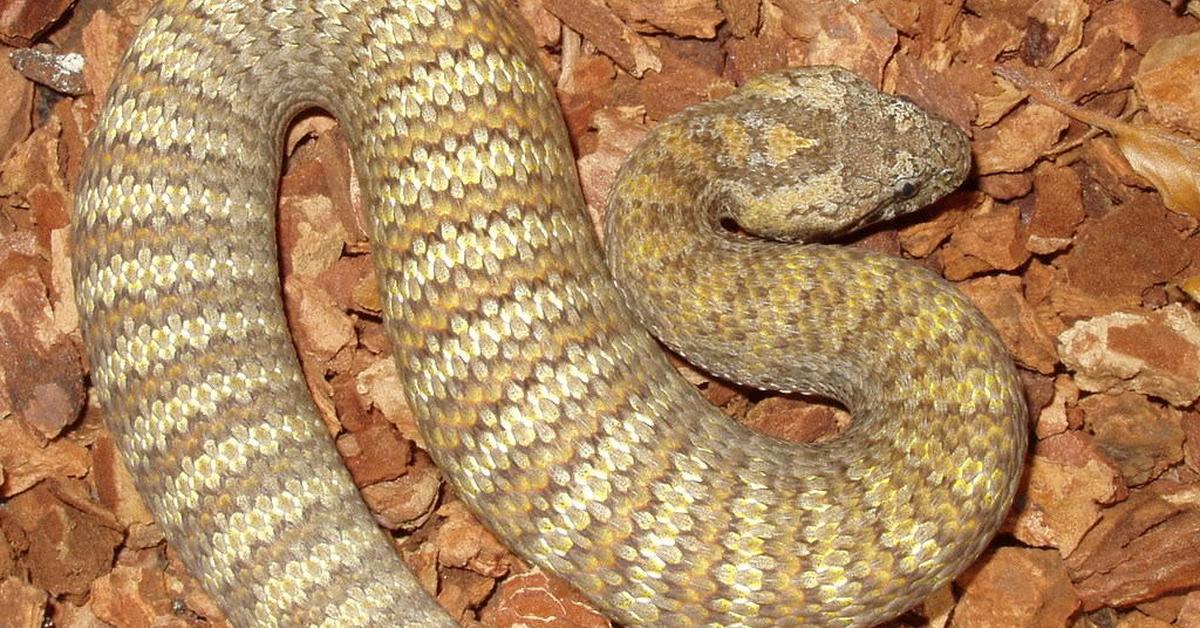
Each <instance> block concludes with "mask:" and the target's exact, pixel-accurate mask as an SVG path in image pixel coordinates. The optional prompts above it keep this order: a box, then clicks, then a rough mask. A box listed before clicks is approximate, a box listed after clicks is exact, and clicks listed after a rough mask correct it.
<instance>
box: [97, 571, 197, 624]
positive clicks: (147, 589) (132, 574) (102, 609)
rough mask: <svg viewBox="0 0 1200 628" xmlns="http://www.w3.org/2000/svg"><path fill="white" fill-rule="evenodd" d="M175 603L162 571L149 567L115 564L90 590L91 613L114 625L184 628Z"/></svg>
mask: <svg viewBox="0 0 1200 628" xmlns="http://www.w3.org/2000/svg"><path fill="white" fill-rule="evenodd" d="M174 602H175V600H174V599H173V597H172V596H171V594H170V591H168V589H167V583H166V579H165V578H164V577H163V574H162V572H161V571H159V570H157V569H154V568H152V567H130V566H125V565H118V566H117V567H116V568H115V569H113V570H112V571H111V572H109V573H108V574H105V575H104V576H103V577H102V578H99V579H97V580H96V584H95V585H94V586H93V587H92V604H91V606H92V611H93V612H94V613H95V614H96V617H97V618H98V619H101V620H103V621H106V622H108V623H110V624H112V625H114V626H129V627H130V628H158V627H160V626H161V627H173V626H178V627H179V628H183V627H184V626H186V625H187V624H186V623H185V622H184V621H183V619H182V618H180V617H175V616H174V615H173V611H174Z"/></svg>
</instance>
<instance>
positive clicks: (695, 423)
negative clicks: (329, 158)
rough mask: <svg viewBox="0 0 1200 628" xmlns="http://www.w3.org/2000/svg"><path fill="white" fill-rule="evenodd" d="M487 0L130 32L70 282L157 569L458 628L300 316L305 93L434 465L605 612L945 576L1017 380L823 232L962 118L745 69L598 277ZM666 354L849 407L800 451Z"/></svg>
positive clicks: (833, 74) (860, 221)
mask: <svg viewBox="0 0 1200 628" xmlns="http://www.w3.org/2000/svg"><path fill="white" fill-rule="evenodd" d="M510 11H511V9H510V8H509V7H507V6H506V5H505V3H504V2H502V0H164V1H163V2H161V3H160V4H159V5H157V6H156V7H155V8H154V9H152V11H151V12H150V13H149V14H148V17H147V18H146V20H145V22H144V23H143V25H142V26H141V27H140V30H139V31H138V34H137V36H136V37H135V39H134V40H133V43H132V44H131V46H130V49H129V52H128V53H127V54H126V56H125V58H124V60H123V61H122V62H121V65H120V66H119V69H118V70H117V72H116V74H115V78H114V81H113V84H112V87H111V89H110V91H109V92H108V95H107V101H106V104H105V106H104V108H103V110H102V112H101V113H100V115H99V116H98V121H97V124H96V128H95V130H94V132H93V133H92V135H91V138H90V142H89V145H88V148H87V152H86V155H85V158H84V161H83V167H82V174H81V178H80V182H79V185H78V188H77V197H76V202H75V206H74V210H73V214H72V224H73V247H74V248H73V256H72V258H73V262H72V273H73V278H74V285H75V289H76V301H77V304H78V306H79V311H80V314H81V319H82V322H81V331H82V334H83V338H84V342H85V345H86V348H87V356H88V360H89V363H90V368H91V382H92V385H93V386H94V390H95V394H96V396H97V400H98V401H99V403H100V404H101V406H102V407H103V408H104V410H105V416H106V421H107V424H108V426H109V428H110V429H111V431H112V433H113V435H114V439H115V441H116V443H117V446H118V448H119V451H120V452H121V455H122V458H123V460H124V462H125V464H126V466H127V467H128V469H129V471H130V473H131V474H132V477H133V478H134V483H135V485H136V488H137V490H138V492H139V493H140V494H141V495H142V496H143V498H144V500H145V501H146V504H147V505H148V507H149V508H150V510H151V512H152V513H153V515H154V518H155V521H156V522H157V524H158V525H159V526H160V527H161V529H162V531H163V533H164V535H165V538H166V540H167V541H168V543H169V544H170V546H171V547H173V548H174V549H175V550H176V551H177V554H178V557H179V559H180V561H181V562H182V565H183V566H184V567H185V568H186V570H187V571H188V572H189V573H190V574H191V575H193V576H194V577H196V578H197V579H198V581H199V583H200V584H201V586H202V587H203V588H204V589H205V590H206V591H207V592H208V593H210V594H211V595H212V596H213V597H214V599H215V600H216V602H217V604H218V605H219V606H220V608H221V609H222V610H223V611H224V612H225V613H226V614H227V616H228V618H229V620H230V621H231V622H232V624H233V625H235V626H300V625H305V626H308V625H313V626H318V625H323V626H453V625H455V623H454V622H453V621H452V619H451V618H450V616H449V615H448V614H446V613H445V612H444V611H442V610H440V609H439V608H438V606H437V605H436V603H435V602H434V601H433V599H432V598H431V597H430V596H429V594H427V593H426V592H425V591H424V589H422V587H421V586H420V585H419V584H418V583H417V581H416V579H415V578H414V577H413V576H412V575H411V574H410V572H409V571H407V570H406V568H405V566H404V562H403V560H402V558H401V557H400V556H399V554H398V553H397V551H396V544H395V540H394V539H392V538H391V537H390V536H389V535H388V533H386V532H384V531H382V530H381V529H380V528H379V527H378V526H377V525H376V524H375V522H374V521H373V519H372V517H371V514H370V512H369V511H368V509H367V508H366V506H365V505H364V503H363V500H362V498H361V497H360V495H359V493H358V490H357V489H356V487H355V486H354V484H353V482H352V480H351V477H350V474H349V472H348V471H347V470H346V467H345V465H344V464H343V463H342V462H341V459H340V458H339V456H338V454H337V452H336V449H335V448H334V447H333V445H332V440H331V436H330V434H329V430H328V429H327V428H326V427H325V425H324V423H323V422H322V420H321V418H320V415H319V414H318V411H317V409H316V407H315V405H314V402H313V398H312V396H311V394H310V392H309V390H308V388H307V386H306V384H305V380H304V377H303V375H302V373H301V369H300V366H299V362H298V359H297V357H296V351H295V349H294V347H293V345H292V343H291V337H290V335H289V334H288V331H287V329H288V328H287V324H286V323H287V319H286V314H285V310H284V306H283V300H282V296H281V287H280V278H279V271H278V264H277V257H278V251H277V246H276V241H275V238H276V225H275V207H276V200H277V194H278V181H279V177H280V172H281V167H282V166H281V161H282V154H283V142H284V137H285V130H286V129H287V128H288V123H289V121H291V120H292V119H293V118H294V117H295V116H296V115H297V114H298V112H302V111H305V110H307V109H310V108H313V107H316V108H321V109H324V110H326V111H328V112H330V113H332V114H333V115H334V116H335V117H336V118H337V119H338V120H339V121H340V123H341V124H342V125H343V127H344V128H345V129H346V133H347V135H348V137H349V145H350V150H351V154H352V157H353V164H354V167H355V172H356V176H357V177H358V181H359V185H360V186H361V189H362V193H363V199H364V206H365V207H366V208H367V210H368V212H369V214H370V225H371V226H370V237H371V246H372V255H373V257H374V264H375V269H376V271H375V272H376V277H377V281H378V287H379V292H380V294H381V301H382V313H383V318H384V319H385V325H386V329H387V334H388V337H389V338H390V342H391V345H392V348H393V351H394V355H395V362H396V366H397V370H398V372H399V375H400V379H401V381H402V382H403V387H404V394H405V396H406V398H407V401H408V403H409V405H410V406H411V409H412V412H413V414H414V416H415V418H416V421H417V424H418V427H419V429H420V433H421V435H422V437H423V439H424V440H425V442H426V444H427V445H428V447H429V453H430V456H431V457H432V458H433V460H434V461H435V463H436V464H437V465H438V467H439V468H440V470H441V471H442V472H443V473H444V474H445V476H446V478H447V479H448V482H449V484H450V485H451V486H452V487H453V490H454V491H455V492H456V493H457V495H458V496H459V497H460V498H461V499H462V500H463V501H465V502H466V504H467V506H468V507H469V508H470V509H471V510H472V511H473V512H474V513H476V514H477V515H478V517H479V518H480V519H481V521H482V522H483V523H484V524H485V525H486V526H487V528H488V529H490V530H491V531H492V532H493V533H494V534H495V535H496V536H497V537H498V538H499V539H501V540H502V541H503V542H504V543H505V544H506V545H507V546H508V547H510V548H512V549H513V550H514V551H516V552H517V553H518V554H519V555H521V556H523V557H525V558H526V559H528V560H529V561H530V562H531V563H533V564H535V565H538V566H540V567H542V568H544V569H546V570H549V571H551V572H553V573H555V574H558V575H560V576H562V577H563V578H565V579H566V580H567V581H568V582H570V583H571V585H572V586H573V587H574V588H575V589H577V590H578V591H579V592H580V593H582V594H583V595H585V596H586V597H587V598H589V599H590V600H591V601H593V602H594V603H595V604H596V605H597V606H598V607H599V608H600V609H601V610H602V611H603V612H604V613H605V614H606V615H607V616H609V617H610V618H611V619H613V620H615V621H618V622H620V623H622V624H624V625H628V626H791V625H830V626H850V625H870V624H873V623H877V622H880V621H884V620H886V619H888V618H890V617H894V616H896V615H898V614H900V613H902V612H904V611H905V610H906V609H909V608H911V607H912V606H914V605H915V604H917V603H919V602H920V601H921V600H922V599H924V598H925V597H926V596H928V595H929V594H930V593H931V592H932V591H934V590H936V589H937V588H938V587H941V586H944V585H945V584H946V583H947V582H949V581H950V580H951V579H952V578H954V577H955V575H956V574H958V573H960V572H961V571H962V570H963V569H964V568H965V567H966V566H968V565H969V564H970V563H971V562H972V561H973V560H974V559H975V558H976V557H977V556H978V555H980V553H981V552H982V550H983V549H984V548H985V547H986V545H987V544H988V543H989V542H990V539H991V537H992V536H993V535H994V534H995V532H996V530H997V528H998V526H999V525H1000V523H1001V521H1002V519H1003V518H1004V516H1005V513H1006V511H1007V510H1008V508H1009V507H1010V505H1011V503H1012V501H1013V495H1014V492H1015V491H1016V487H1017V483H1018V480H1019V477H1020V475H1021V465H1022V460H1023V457H1024V452H1025V447H1026V429H1027V428H1026V421H1027V410H1026V407H1025V404H1024V401H1023V396H1022V392H1021V387H1020V383H1019V380H1018V376H1017V372H1016V368H1015V366H1014V364H1013V362H1012V359H1011V357H1010V356H1009V354H1008V352H1007V350H1006V349H1005V346H1004V344H1003V342H1002V341H1001V339H1000V338H999V336H998V335H997V333H996V332H995V331H994V329H993V328H992V327H991V326H990V324H989V323H988V322H987V320H986V319H985V318H984V317H983V315H982V314H981V313H980V312H979V310H978V309H976V308H975V307H974V306H973V305H971V303H969V302H968V301H967V300H966V298H965V297H963V296H962V295H961V294H960V293H959V292H958V291H957V290H956V289H954V288H953V287H952V286H951V285H950V284H948V283H947V282H945V280H943V279H942V278H940V277H939V276H938V275H937V274H936V273H934V272H932V271H931V270H929V269H926V268H924V267H922V266H920V265H918V264H916V263H914V262H912V261H905V260H902V259H899V258H897V257H894V256H889V255H885V254H881V253H875V252H871V251H869V250H866V249H863V248H859V247H852V246H839V245H837V244H836V243H833V244H829V243H826V244H822V243H819V242H818V241H819V240H823V239H827V238H833V239H834V240H836V239H837V238H838V237H839V236H842V235H844V234H846V233H848V232H850V231H852V230H854V229H858V228H861V227H864V226H866V225H869V224H872V223H874V222H876V221H881V220H882V221H886V220H888V219H891V218H893V217H895V216H899V215H902V214H906V213H910V212H913V211H915V210H917V209H918V208H919V207H921V206H924V205H927V204H929V203H930V202H932V201H933V200H934V199H936V198H938V197H940V196H941V195H944V194H946V193H947V192H949V191H950V190H953V189H954V188H956V187H957V186H958V185H959V184H960V183H961V182H962V181H963V180H964V177H965V176H967V173H968V170H969V163H970V155H969V144H968V142H967V140H966V139H965V137H964V135H963V134H962V133H961V132H959V131H958V130H956V129H955V128H954V127H953V126H952V125H951V124H950V123H948V122H945V121H943V120H941V119H940V118H937V117H936V116H933V115H930V114H927V113H924V112H923V111H922V110H921V109H919V108H918V107H917V106H916V105H914V104H912V103H911V102H909V101H907V100H905V99H903V98H898V97H892V96H888V95H885V94H882V93H880V92H878V91H876V90H875V89H874V88H873V87H872V86H871V85H869V84H868V83H867V82H866V81H863V80H862V79H859V78H857V77H855V76H854V75H853V74H851V73H849V72H847V71H844V70H838V69H836V68H827V67H826V68H800V69H788V70H780V71H774V72H770V73H765V74H763V75H760V76H758V77H755V78H752V79H750V80H748V81H746V83H745V85H743V86H742V87H741V88H740V89H739V90H737V91H735V92H734V93H733V94H732V95H730V96H729V97H728V98H726V99H723V100H718V101H714V102H709V103H703V104H700V105H697V106H695V107H693V108H690V109H687V110H684V111H683V112H681V113H679V114H678V115H676V116H673V117H671V118H669V119H667V120H664V121H663V122H662V123H661V124H658V125H657V126H656V127H655V128H654V129H653V131H652V132H651V133H650V134H649V135H648V137H647V139H646V141H645V142H644V143H643V144H641V145H640V146H639V147H638V148H636V149H635V150H634V151H633V152H632V154H631V155H630V156H629V159H628V161H627V162H626V163H625V164H624V165H623V166H622V167H621V170H620V173H619V176H618V177H617V180H616V182H615V183H614V184H613V186H612V193H611V196H610V201H609V204H608V208H607V212H606V219H605V223H606V224H605V230H606V235H605V237H604V239H605V241H606V242H607V248H608V251H607V255H606V254H604V253H602V251H601V247H600V244H599V241H600V238H599V237H598V235H597V234H596V232H595V229H594V225H593V222H592V221H591V219H590V218H589V215H588V213H587V211H586V207H585V203H584V199H583V196H582V193H581V191H580V185H579V182H578V176H577V172H576V165H575V160H574V156H573V152H572V147H571V142H570V138H569V137H568V135H567V132H566V130H565V125H564V123H563V120H562V116H561V114H560V112H559V109H558V104H557V101H556V97H555V90H554V87H553V85H552V84H551V82H550V80H549V79H548V78H547V76H546V75H545V72H544V71H543V70H542V66H541V64H540V63H541V62H540V61H539V57H538V52H537V50H536V48H535V47H534V46H533V45H532V44H531V37H530V35H529V34H528V33H527V30H528V29H527V27H526V26H524V25H523V23H522V22H521V21H520V20H519V19H517V18H515V17H514V16H513V15H511V14H510ZM651 334H654V335H651ZM655 336H657V338H658V340H657V341H656V340H655ZM660 342H661V344H660ZM663 345H665V346H666V347H667V348H669V349H671V350H673V351H674V352H676V353H677V354H679V355H680V356H682V357H685V358H686V359H688V360H689V361H691V362H693V363H694V364H696V365H697V366H698V367H699V368H701V369H703V370H705V371H708V372H710V373H711V374H713V375H714V376H719V377H721V378H725V379H728V380H730V381H732V382H735V383H737V384H740V385H744V386H747V387H751V388H770V389H774V390H781V391H785V392H794V393H797V394H811V395H816V396H819V397H822V398H827V399H830V400H832V401H833V402H836V403H839V404H842V405H843V406H844V407H845V408H846V409H847V410H849V412H850V413H851V415H852V416H853V421H852V423H851V424H850V425H849V426H848V427H847V428H846V429H845V430H844V431H843V432H842V433H841V434H840V435H839V436H838V437H837V438H834V439H832V440H830V441H829V442H824V443H813V444H798V443H790V442H785V441H782V440H778V439H776V438H773V437H771V436H768V435H766V434H763V433H759V432H757V431H754V430H751V429H749V428H747V427H744V426H742V425H740V424H738V423H737V422H735V421H732V420H729V419H728V418H727V417H726V416H724V415H723V414H722V413H721V412H720V410H718V409H716V408H714V407H713V406H711V405H710V404H708V403H707V402H706V401H705V400H704V398H703V397H702V396H701V395H700V393H699V392H698V391H697V389H696V388H695V387H694V386H692V385H690V384H688V383H687V381H686V380H685V379H684V378H683V377H681V375H680V373H679V370H678V368H677V367H675V366H673V364H672V363H671V361H670V360H669V359H668V358H667V357H666V356H665V353H664V350H663Z"/></svg>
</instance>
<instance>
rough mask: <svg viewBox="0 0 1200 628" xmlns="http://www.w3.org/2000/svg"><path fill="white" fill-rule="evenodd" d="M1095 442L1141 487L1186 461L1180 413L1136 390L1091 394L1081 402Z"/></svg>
mask: <svg viewBox="0 0 1200 628" xmlns="http://www.w3.org/2000/svg"><path fill="white" fill-rule="evenodd" d="M1079 407H1080V409H1082V410H1083V414H1084V425H1085V426H1086V427H1087V429H1088V431H1090V432H1091V433H1092V434H1094V435H1095V437H1096V445H1097V446H1099V447H1100V450H1101V451H1103V452H1104V454H1105V455H1106V456H1108V458H1109V459H1111V460H1112V461H1113V462H1115V463H1116V464H1117V466H1118V467H1119V468H1120V469H1121V475H1123V476H1124V477H1125V483H1126V484H1128V485H1129V486H1139V485H1142V484H1145V483H1146V482H1149V481H1150V480H1152V479H1154V478H1156V477H1158V476H1159V475H1160V474H1162V472H1163V471H1166V470H1167V469H1168V468H1170V467H1172V466H1174V465H1175V464H1176V463H1178V462H1180V461H1181V460H1183V438H1184V433H1183V427H1182V425H1181V424H1180V419H1181V413H1180V412H1179V411H1178V410H1176V409H1174V408H1171V407H1162V406H1159V405H1157V404H1154V403H1152V402H1151V401H1150V400H1148V399H1146V398H1145V397H1143V396H1142V395H1139V394H1136V393H1129V392H1126V393H1120V394H1117V395H1104V394H1101V395H1092V396H1090V397H1088V398H1087V399H1084V400H1083V401H1081V402H1080V403H1079Z"/></svg>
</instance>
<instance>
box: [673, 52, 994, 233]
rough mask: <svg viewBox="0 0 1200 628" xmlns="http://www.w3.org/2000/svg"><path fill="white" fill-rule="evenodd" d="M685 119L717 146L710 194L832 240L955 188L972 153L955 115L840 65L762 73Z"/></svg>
mask: <svg viewBox="0 0 1200 628" xmlns="http://www.w3.org/2000/svg"><path fill="white" fill-rule="evenodd" d="M679 123H680V124H682V125H683V126H682V129H683V132H684V134H686V135H689V136H691V137H693V138H694V140H696V141H698V142H702V143H703V144H705V145H708V146H711V150H714V151H716V155H717V156H716V157H715V161H716V167H715V168H714V170H715V175H714V176H712V177H710V178H709V180H708V181H707V183H706V184H705V188H704V189H705V190H706V192H705V195H706V196H707V197H708V198H707V199H706V201H707V202H709V203H710V204H711V205H712V206H713V207H715V208H716V212H717V213H718V214H719V215H720V217H721V218H732V219H733V220H735V221H736V222H737V223H738V226H739V227H741V228H742V229H744V230H745V231H748V232H750V233H754V234H757V235H759V236H763V237H768V238H772V239H779V240H789V241H814V240H821V239H827V238H830V237H835V236H838V235H842V234H845V233H848V232H851V231H854V230H856V229H860V228H862V227H865V226H867V225H870V224H872V223H875V222H880V221H886V220H890V219H892V218H895V217H897V216H900V215H903V214H907V213H910V212H913V211H916V210H917V209H920V208H921V207H923V206H925V205H927V204H929V203H932V202H933V201H935V200H937V199H938V198H940V197H941V196H943V195H945V194H947V193H948V192H950V191H952V190H954V189H955V188H956V187H958V186H959V184H961V183H962V181H963V179H964V178H965V177H966V175H967V171H968V170H969V168H970V163H971V161H970V146H969V144H968V142H967V139H966V137H965V136H964V135H963V133H962V132H961V131H959V130H958V129H957V128H955V127H954V126H953V125H952V124H950V123H949V122H947V121H945V120H943V119H941V118H938V117H936V116H934V115H931V114H928V113H926V112H924V111H922V110H921V109H920V108H918V107H917V106H916V105H915V104H913V103H912V102H910V101H908V100H906V99H903V98H898V97H895V96H891V95H888V94H884V93H882V92H880V91H878V90H876V89H875V88H874V87H873V86H872V85H871V84H869V83H868V82H866V81H864V80H863V79H861V78H859V77H857V76H855V75H854V74H852V73H850V72H848V71H846V70H843V69H841V68H836V67H811V68H799V69H790V70H783V71H777V72H771V73H767V74H763V75H760V76H758V77H756V78H754V79H753V80H751V81H749V82H748V83H747V84H746V85H745V86H744V87H742V88H741V89H740V90H738V91H737V92H735V93H734V94H733V95H732V96H730V97H728V98H726V99H724V100H721V101H716V102H714V103H708V104H706V105H701V106H700V107H697V108H695V109H694V110H692V111H690V112H685V113H684V114H683V115H682V119H681V120H680V121H679Z"/></svg>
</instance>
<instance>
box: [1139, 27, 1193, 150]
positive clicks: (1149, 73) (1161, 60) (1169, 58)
mask: <svg viewBox="0 0 1200 628" xmlns="http://www.w3.org/2000/svg"><path fill="white" fill-rule="evenodd" d="M1198 81H1200V32H1196V33H1191V34H1189V35H1181V36H1179V37H1172V38H1170V39H1162V40H1159V41H1158V43H1156V44H1154V47H1152V48H1151V49H1150V51H1149V52H1147V53H1146V58H1145V59H1144V60H1143V61H1142V64H1141V66H1140V67H1139V68H1138V73H1137V77H1136V82H1137V88H1138V93H1139V94H1140V95H1141V97H1142V99H1143V100H1144V101H1145V102H1146V107H1147V108H1149V109H1150V112H1151V113H1152V114H1154V117H1155V118H1156V119H1158V120H1159V121H1161V122H1164V123H1167V124H1172V125H1175V126H1178V127H1180V128H1183V129H1185V130H1186V131H1188V132H1190V133H1191V134H1192V136H1193V137H1200V93H1197V92H1198V90H1196V88H1195V87H1196V84H1197V82H1198Z"/></svg>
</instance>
